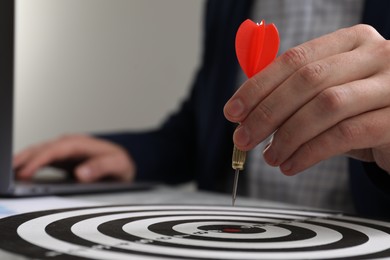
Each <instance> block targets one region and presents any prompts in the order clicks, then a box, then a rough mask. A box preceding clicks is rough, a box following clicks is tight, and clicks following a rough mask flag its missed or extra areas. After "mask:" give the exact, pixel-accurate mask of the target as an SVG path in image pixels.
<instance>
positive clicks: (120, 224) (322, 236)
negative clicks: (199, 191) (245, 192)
mask: <svg viewBox="0 0 390 260" xmlns="http://www.w3.org/2000/svg"><path fill="white" fill-rule="evenodd" d="M0 232H1V234H2V236H1V237H0V248H2V249H4V250H7V251H10V252H14V253H17V254H21V255H25V256H28V257H30V258H38V259H140V260H142V259H151V260H152V259H348V258H350V259H382V258H390V242H389V241H390V223H387V222H383V221H377V220H371V219H362V218H357V217H352V216H343V215H341V214H330V213H324V212H307V211H295V210H281V209H269V208H245V207H222V206H219V207H217V206H215V207H214V206H201V205H147V206H145V205H118V206H105V207H91V208H73V209H62V210H52V211H40V212H33V213H27V214H22V215H16V216H12V217H8V218H4V219H1V220H0Z"/></svg>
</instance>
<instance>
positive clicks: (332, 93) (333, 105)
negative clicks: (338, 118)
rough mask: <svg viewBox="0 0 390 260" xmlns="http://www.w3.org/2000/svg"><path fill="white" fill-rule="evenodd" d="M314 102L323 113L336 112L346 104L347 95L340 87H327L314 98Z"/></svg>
mask: <svg viewBox="0 0 390 260" xmlns="http://www.w3.org/2000/svg"><path fill="white" fill-rule="evenodd" d="M315 99H316V100H315V102H316V104H317V105H318V106H319V107H320V108H321V110H322V111H323V112H324V113H337V112H338V111H341V110H342V109H344V108H345V106H346V99H347V95H346V93H345V91H344V90H342V89H341V88H335V87H334V88H328V89H326V90H324V91H322V92H321V93H320V94H318V95H317V96H316V98H315Z"/></svg>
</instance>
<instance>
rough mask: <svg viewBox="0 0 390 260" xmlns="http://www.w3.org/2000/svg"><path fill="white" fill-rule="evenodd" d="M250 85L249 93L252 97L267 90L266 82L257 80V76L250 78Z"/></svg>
mask: <svg viewBox="0 0 390 260" xmlns="http://www.w3.org/2000/svg"><path fill="white" fill-rule="evenodd" d="M248 82H249V84H250V87H249V88H248V90H249V91H248V93H249V95H250V96H251V97H254V96H255V97H256V96H259V95H260V94H261V93H263V92H264V90H265V85H264V82H263V81H261V80H257V79H256V77H252V78H250V79H249V80H248Z"/></svg>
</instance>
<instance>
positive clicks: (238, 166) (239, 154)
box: [232, 146, 246, 206]
mask: <svg viewBox="0 0 390 260" xmlns="http://www.w3.org/2000/svg"><path fill="white" fill-rule="evenodd" d="M245 160H246V152H244V151H241V150H239V149H238V148H237V147H236V146H234V148H233V156H232V168H233V169H234V170H235V173H234V182H233V191H232V205H233V206H234V204H235V202H236V198H237V186H238V178H239V176H240V171H241V170H243V169H244V164H245Z"/></svg>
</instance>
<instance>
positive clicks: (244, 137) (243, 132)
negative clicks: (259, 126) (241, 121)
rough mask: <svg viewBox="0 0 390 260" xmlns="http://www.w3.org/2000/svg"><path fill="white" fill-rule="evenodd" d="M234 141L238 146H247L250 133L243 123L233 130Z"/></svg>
mask: <svg viewBox="0 0 390 260" xmlns="http://www.w3.org/2000/svg"><path fill="white" fill-rule="evenodd" d="M234 142H235V143H236V144H237V145H239V146H247V145H248V144H249V142H250V134H249V132H248V130H247V128H246V127H245V126H243V125H240V126H238V127H237V129H236V131H235V132H234Z"/></svg>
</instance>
